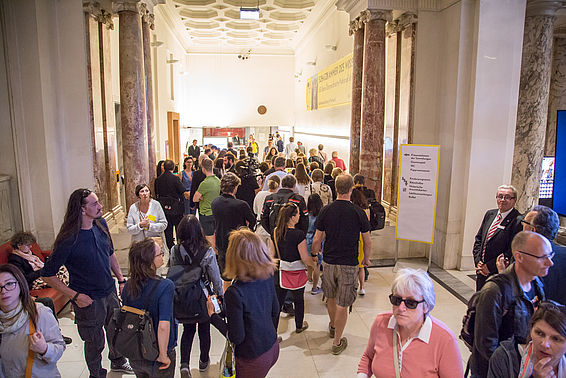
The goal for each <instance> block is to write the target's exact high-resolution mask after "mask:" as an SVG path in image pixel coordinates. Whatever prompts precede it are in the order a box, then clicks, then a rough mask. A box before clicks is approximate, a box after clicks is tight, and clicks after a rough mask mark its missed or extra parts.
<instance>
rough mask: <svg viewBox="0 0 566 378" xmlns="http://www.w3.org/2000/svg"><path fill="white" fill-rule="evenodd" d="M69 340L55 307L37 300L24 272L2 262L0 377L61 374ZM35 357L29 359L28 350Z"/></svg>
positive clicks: (52, 375)
mask: <svg viewBox="0 0 566 378" xmlns="http://www.w3.org/2000/svg"><path fill="white" fill-rule="evenodd" d="M64 350H65V343H64V341H63V337H62V336H61V331H60V330H59V325H58V324H57V320H55V317H54V316H53V313H52V312H51V310H50V309H49V308H47V307H45V306H44V305H42V304H40V303H35V302H34V301H33V299H32V297H31V296H30V294H29V289H28V284H27V282H26V279H25V277H24V275H23V274H22V273H21V272H20V270H19V269H18V268H16V267H15V266H14V265H12V264H3V265H0V356H2V357H1V358H0V377H24V376H26V377H28V375H26V370H27V369H28V367H27V365H28V364H29V368H31V375H30V376H31V377H60V376H61V374H59V370H57V361H58V360H59V358H61V356H62V355H63V351H64ZM30 352H31V356H32V359H31V360H29V361H28V353H30Z"/></svg>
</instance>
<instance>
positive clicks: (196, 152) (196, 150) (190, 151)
mask: <svg viewBox="0 0 566 378" xmlns="http://www.w3.org/2000/svg"><path fill="white" fill-rule="evenodd" d="M187 155H189V156H191V157H192V158H193V160H194V161H195V167H196V168H198V166H199V165H198V163H199V161H198V157H199V156H200V147H199V146H197V140H196V139H194V140H193V144H191V145H190V146H189V148H187Z"/></svg>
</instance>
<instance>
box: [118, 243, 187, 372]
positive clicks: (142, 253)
mask: <svg viewBox="0 0 566 378" xmlns="http://www.w3.org/2000/svg"><path fill="white" fill-rule="evenodd" d="M163 255H164V253H163V251H162V250H161V247H159V244H157V243H156V242H155V240H154V238H147V239H144V240H142V241H139V242H135V243H134V244H132V246H131V247H130V252H129V254H128V258H129V260H130V279H129V280H128V282H126V286H124V290H123V291H122V302H123V303H124V305H125V306H130V307H134V308H138V309H144V305H145V303H146V302H147V300H148V299H149V305H148V306H147V308H145V309H144V310H147V311H148V312H149V314H150V315H151V319H152V323H153V329H154V330H155V333H156V337H157V344H158V346H159V356H158V357H157V360H156V361H148V360H130V364H131V365H132V369H133V370H134V373H135V374H136V376H137V377H148V378H149V377H168V378H169V377H170V378H173V377H174V376H175V346H176V345H177V322H176V320H175V318H174V317H173V292H174V290H175V288H174V285H173V282H171V281H170V280H168V279H162V278H161V277H159V276H158V275H157V269H158V268H160V267H161V266H163Z"/></svg>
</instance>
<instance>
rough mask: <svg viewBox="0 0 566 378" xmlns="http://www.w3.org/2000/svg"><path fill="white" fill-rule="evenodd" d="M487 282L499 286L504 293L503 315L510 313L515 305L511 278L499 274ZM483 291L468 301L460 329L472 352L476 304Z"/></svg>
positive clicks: (476, 293)
mask: <svg viewBox="0 0 566 378" xmlns="http://www.w3.org/2000/svg"><path fill="white" fill-rule="evenodd" d="M487 282H493V283H495V284H496V285H497V286H499V290H501V292H502V293H503V298H504V299H503V316H502V317H504V316H505V315H507V314H508V313H509V310H510V308H511V306H512V305H513V301H514V298H513V293H512V291H511V290H510V283H509V278H508V277H507V276H506V275H503V274H497V275H495V276H491V277H490V278H489V279H488V280H487V281H486V283H487ZM480 293H481V290H480V291H477V292H475V293H474V294H473V295H472V297H471V298H470V300H469V301H468V309H467V310H466V314H465V315H464V317H463V318H462V329H461V330H460V339H462V341H463V342H464V344H466V346H467V347H468V349H469V350H470V352H471V351H472V350H473V346H474V331H475V323H476V306H477V304H478V298H479V295H480Z"/></svg>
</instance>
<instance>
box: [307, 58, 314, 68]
mask: <svg viewBox="0 0 566 378" xmlns="http://www.w3.org/2000/svg"><path fill="white" fill-rule="evenodd" d="M307 65H309V66H316V58H314V60H313V61H311V62H307Z"/></svg>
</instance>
